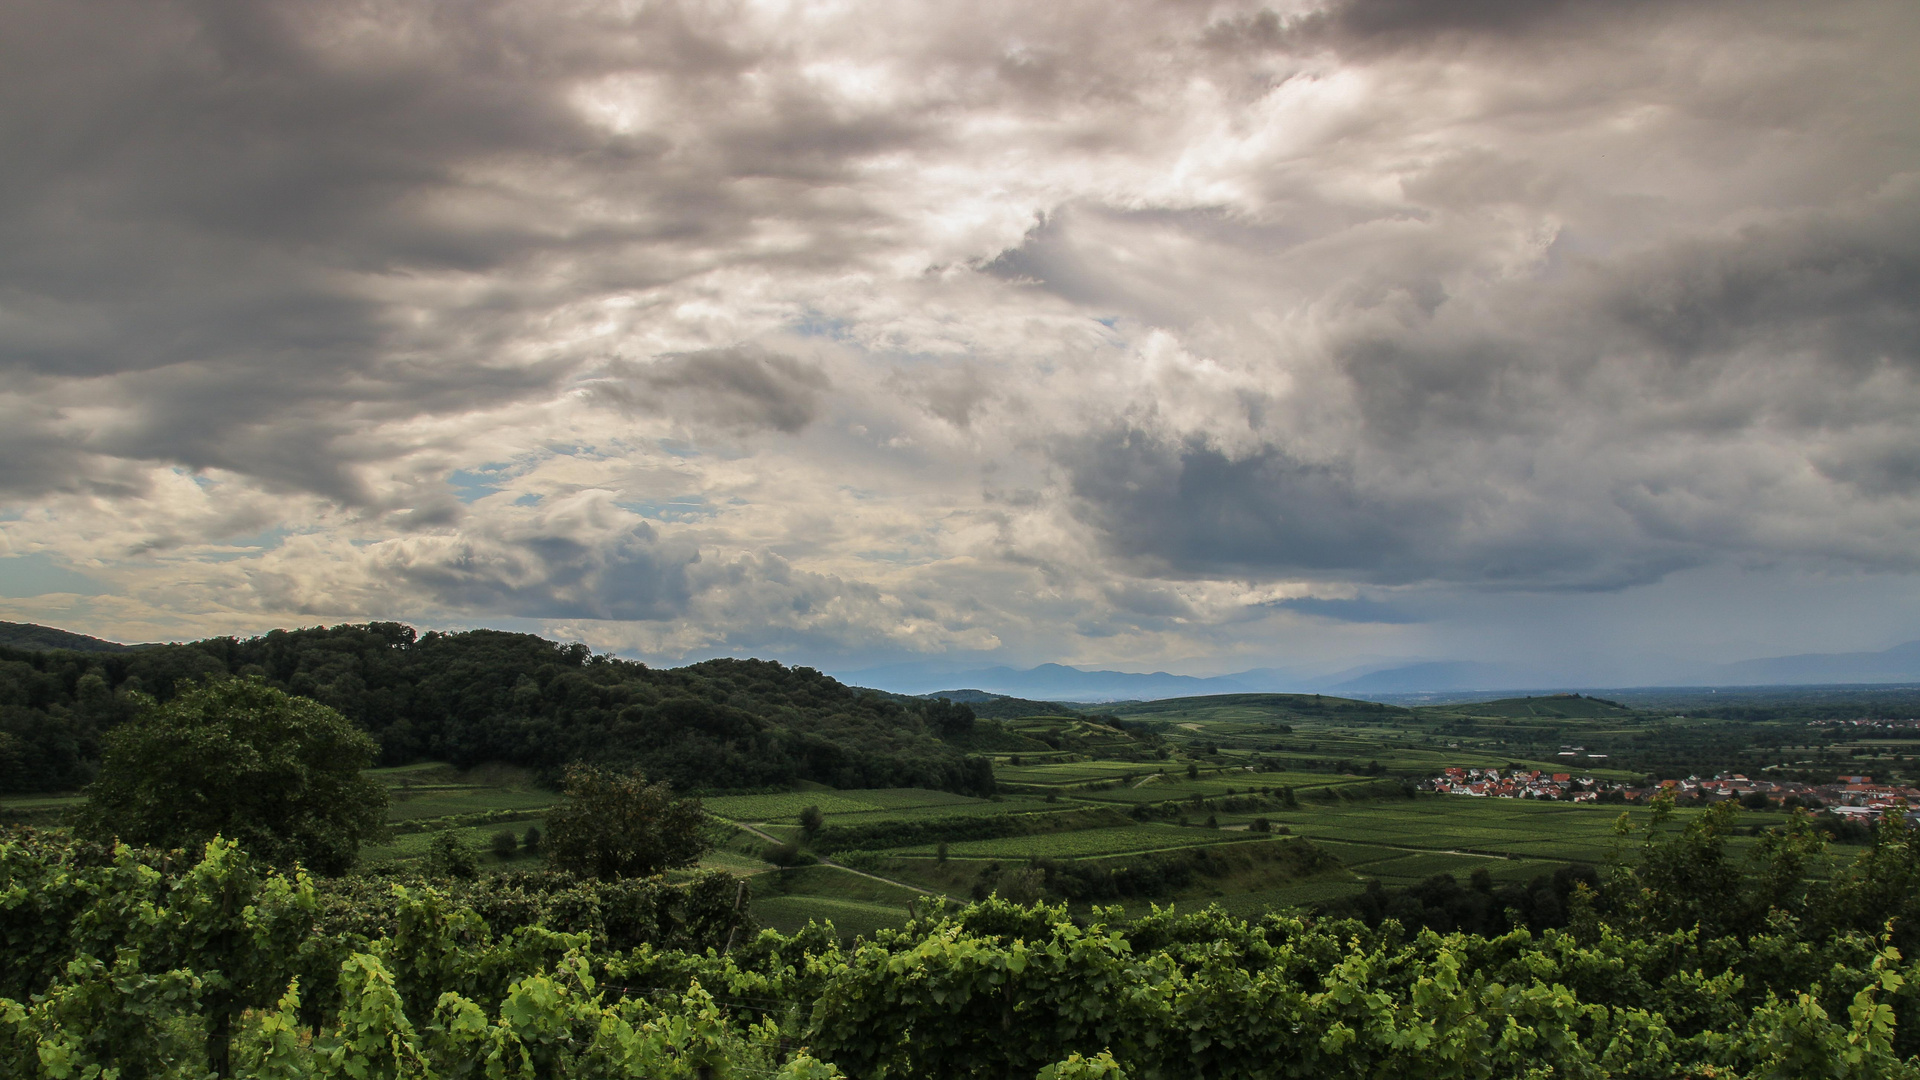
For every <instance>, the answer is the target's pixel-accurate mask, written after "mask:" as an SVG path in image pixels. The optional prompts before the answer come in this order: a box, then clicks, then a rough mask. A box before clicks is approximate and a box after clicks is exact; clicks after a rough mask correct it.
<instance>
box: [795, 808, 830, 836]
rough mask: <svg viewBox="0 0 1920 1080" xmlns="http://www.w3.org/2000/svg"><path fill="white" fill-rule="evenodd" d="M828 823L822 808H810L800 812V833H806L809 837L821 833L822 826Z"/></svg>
mask: <svg viewBox="0 0 1920 1080" xmlns="http://www.w3.org/2000/svg"><path fill="white" fill-rule="evenodd" d="M826 823H827V816H826V815H825V814H822V813H821V812H820V808H819V807H817V806H809V807H807V808H806V809H805V810H802V811H800V831H801V832H804V833H806V834H807V835H808V836H812V835H813V834H814V833H817V832H819V831H820V826H822V825H825V824H826Z"/></svg>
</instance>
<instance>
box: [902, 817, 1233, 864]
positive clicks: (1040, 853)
mask: <svg viewBox="0 0 1920 1080" xmlns="http://www.w3.org/2000/svg"><path fill="white" fill-rule="evenodd" d="M1265 839H1266V837H1264V836H1260V835H1257V834H1250V833H1237V832H1220V831H1218V830H1213V829H1206V830H1202V829H1183V828H1179V827H1178V826H1174V825H1126V826H1118V827H1114V828H1107V829H1083V830H1081V831H1079V832H1064V833H1047V834H1044V835H1041V836H1008V837H1001V838H999V839H994V840H961V841H958V842H955V843H952V844H949V845H948V854H949V855H950V856H952V857H956V858H963V859H967V858H972V859H1032V858H1046V859H1084V858H1090V857H1098V856H1105V855H1129V854H1134V853H1137V852H1142V851H1164V850H1167V849H1169V848H1182V847H1196V846H1202V845H1211V844H1224V843H1234V842H1244V841H1249V840H1265ZM937 847H938V845H936V844H916V845H914V846H912V847H907V848H901V849H899V853H900V854H903V855H931V854H934V852H935V851H936V849H937Z"/></svg>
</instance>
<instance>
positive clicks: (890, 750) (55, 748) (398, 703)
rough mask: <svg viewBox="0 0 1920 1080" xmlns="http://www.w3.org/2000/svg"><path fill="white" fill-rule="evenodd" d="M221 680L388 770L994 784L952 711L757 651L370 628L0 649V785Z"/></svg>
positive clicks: (36, 787) (65, 768)
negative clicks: (647, 653) (667, 654)
mask: <svg viewBox="0 0 1920 1080" xmlns="http://www.w3.org/2000/svg"><path fill="white" fill-rule="evenodd" d="M227 674H233V675H259V676H261V677H263V678H265V679H267V680H268V681H269V682H271V683H272V684H273V685H275V686H278V687H281V688H283V689H285V690H288V691H291V692H293V693H296V694H301V695H304V696H307V697H311V698H314V699H316V700H319V701H321V702H324V703H326V704H327V705H330V706H332V707H333V708H335V709H338V710H340V712H342V713H344V714H345V715H346V716H347V717H349V718H350V719H352V720H353V721H355V722H356V723H358V724H360V725H361V726H363V727H364V728H366V729H367V730H368V731H369V732H371V733H372V734H373V735H374V737H375V738H377V739H378V740H379V742H380V746H381V758H382V761H383V763H385V764H404V763H407V762H410V761H417V760H427V759H431V760H444V761H451V762H454V763H455V764H458V765H463V766H465V765H473V764H478V763H481V762H485V761H504V762H510V763H513V764H518V765H526V766H531V767H533V768H536V769H540V770H543V771H548V772H556V771H557V770H558V769H559V768H560V767H562V766H564V765H566V764H567V763H569V762H572V761H582V760H584V761H593V762H604V763H609V764H620V765H627V764H633V765H639V766H641V767H643V768H645V769H646V770H647V772H648V774H649V775H650V776H653V777H656V778H660V779H666V780H671V781H672V782H673V783H674V784H675V786H677V787H680V788H681V789H683V790H721V789H739V788H759V787H772V786H784V785H790V784H793V783H795V782H797V781H801V780H813V781H819V782H821V783H826V784H830V785H832V786H834V787H916V786H917V787H932V788H940V789H944V790H949V791H961V792H978V793H986V792H989V791H991V790H992V787H993V773H992V767H991V765H990V764H989V763H988V762H986V761H985V760H983V759H979V758H969V757H967V756H966V755H965V754H963V753H961V752H960V751H959V750H957V749H955V748H954V747H953V746H952V745H950V744H949V743H948V742H946V741H943V739H942V738H941V737H940V736H941V734H943V733H944V734H945V735H947V736H948V737H950V738H964V736H965V734H966V733H967V731H968V730H969V729H970V728H971V726H972V721H973V715H972V713H971V712H970V711H968V710H967V709H965V708H964V707H963V706H955V705H951V704H949V703H947V702H940V701H935V702H916V703H902V702H899V701H896V700H890V699H888V698H887V697H885V696H883V695H880V694H877V693H873V692H871V691H860V690H856V689H854V688H851V687H848V686H845V685H842V684H841V683H839V682H836V681H835V680H833V679H831V678H828V677H827V676H825V675H822V674H820V673H819V672H817V671H814V670H812V669H811V668H789V667H785V666H783V665H780V664H777V663H772V662H770V661H764V660H709V661H706V662H704V663H699V664H693V665H690V666H687V667H682V668H666V669H656V668H650V667H648V666H647V665H645V664H640V663H636V662H633V661H628V660H619V659H615V658H612V657H607V656H595V655H593V654H592V652H591V651H590V650H588V648H587V647H586V646H584V645H564V644H561V643H559V642H554V641H548V640H546V639H545V638H540V637H536V636H534V635H532V634H509V633H502V632H500V631H494V630H473V631H468V632H466V633H458V634H441V633H427V634H423V635H416V634H415V632H414V630H413V628H412V627H408V626H402V625H400V624H398V623H372V624H368V625H364V626H335V627H316V628H313V629H309V630H291V631H283V630H276V631H274V632H272V633H269V634H267V635H266V636H264V637H257V638H248V639H245V640H241V639H236V638H212V639H209V640H206V641H197V642H193V643H190V644H184V645H157V646H152V647H149V648H143V649H140V650H137V651H129V652H118V653H114V652H106V653H101V652H75V651H26V650H19V649H7V648H0V792H20V791H48V790H61V789H66V788H72V787H75V786H77V785H79V784H81V783H84V782H86V780H87V779H88V778H89V777H90V776H91V773H92V767H93V763H94V762H96V761H98V759H99V752H100V738H101V735H102V734H103V733H104V732H105V731H106V730H107V729H108V728H110V727H112V726H113V725H114V724H116V723H119V722H120V721H122V720H124V719H125V718H126V717H127V716H128V715H130V714H131V713H132V711H133V710H134V709H136V708H137V707H138V703H139V700H140V699H139V698H138V697H137V696H136V695H135V694H134V693H133V692H134V691H139V692H142V693H145V694H149V695H152V696H154V697H156V698H159V699H161V700H165V699H167V698H168V697H170V696H172V695H173V694H174V693H175V692H176V690H177V689H178V688H180V687H182V686H184V685H186V684H188V683H190V682H192V681H193V680H195V679H197V678H199V677H202V676H206V675H227Z"/></svg>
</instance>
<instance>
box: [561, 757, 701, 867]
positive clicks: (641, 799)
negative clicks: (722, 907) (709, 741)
mask: <svg viewBox="0 0 1920 1080" xmlns="http://www.w3.org/2000/svg"><path fill="white" fill-rule="evenodd" d="M566 791H567V801H566V802H565V803H564V804H562V805H560V806H558V807H555V808H554V810H553V812H552V813H550V814H548V815H547V836H546V850H547V858H548V860H549V861H551V862H552V863H553V865H554V866H556V867H558V868H560V869H562V870H571V871H573V872H574V873H576V874H581V875H583V876H587V877H596V878H623V877H645V876H647V875H649V874H657V873H659V872H661V871H662V870H671V869H674V868H676V867H681V866H692V865H693V864H694V863H696V862H698V861H699V860H700V856H702V855H704V854H706V852H707V849H708V848H709V847H711V846H712V845H710V844H709V843H708V842H707V838H706V836H705V834H704V832H703V826H704V825H705V824H706V812H705V811H703V810H701V809H700V800H698V799H676V798H674V797H673V788H672V787H671V786H669V785H668V784H666V783H665V782H664V781H663V782H661V783H657V784H649V783H647V777H646V774H645V773H642V772H640V771H639V770H634V771H632V772H616V771H614V770H612V769H601V768H595V767H593V766H589V765H573V766H569V767H568V769H567V787H566Z"/></svg>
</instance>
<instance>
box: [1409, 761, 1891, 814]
mask: <svg viewBox="0 0 1920 1080" xmlns="http://www.w3.org/2000/svg"><path fill="white" fill-rule="evenodd" d="M1424 786H1425V787H1427V788H1428V789H1429V790H1432V791H1434V792H1437V793H1439V794H1442V795H1469V796H1473V797H1476V798H1483V799H1565V800H1570V801H1572V802H1596V801H1598V800H1599V799H1600V798H1601V797H1602V796H1603V795H1615V794H1617V795H1618V798H1619V801H1624V802H1642V801H1645V800H1647V799H1650V798H1652V797H1654V796H1656V795H1659V794H1661V793H1662V792H1670V793H1672V794H1673V795H1674V797H1676V798H1683V799H1696V800H1702V801H1706V802H1719V801H1721V800H1724V799H1745V798H1749V797H1751V796H1752V795H1754V794H1755V793H1756V792H1757V793H1759V794H1760V795H1762V796H1764V797H1765V798H1766V799H1767V801H1769V802H1777V803H1786V804H1788V805H1799V806H1805V807H1808V808H1810V809H1825V810H1828V811H1831V812H1832V813H1834V814H1835V815H1837V816H1839V817H1842V818H1849V819H1852V820H1857V821H1877V820H1879V818H1880V816H1881V815H1882V814H1884V813H1885V812H1886V811H1888V810H1891V809H1896V808H1897V809H1899V810H1901V811H1903V812H1905V811H1906V810H1907V808H1908V807H1920V788H1913V787H1902V786H1898V785H1894V784H1876V783H1874V781H1873V777H1871V776H1842V777H1839V778H1838V779H1837V780H1836V781H1835V782H1834V783H1831V784H1799V783H1794V782H1791V781H1780V780H1768V779H1765V778H1758V779H1754V778H1749V777H1747V776H1745V775H1743V774H1741V773H1721V774H1719V775H1718V776H1714V777H1712V778H1709V779H1702V778H1701V777H1698V776H1689V777H1687V778H1686V779H1685V780H1661V781H1659V782H1658V783H1655V784H1653V785H1652V786H1650V787H1634V786H1631V785H1628V784H1618V783H1611V782H1608V781H1605V780H1596V779H1594V778H1593V777H1590V776H1574V775H1572V774H1571V773H1549V772H1544V771H1542V770H1540V769H1505V770H1503V769H1494V768H1485V769H1470V768H1451V769H1448V770H1446V771H1445V772H1443V773H1442V774H1440V775H1439V776H1436V777H1434V778H1433V779H1432V780H1430V781H1428V782H1427V783H1426V784H1425V785H1424Z"/></svg>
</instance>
